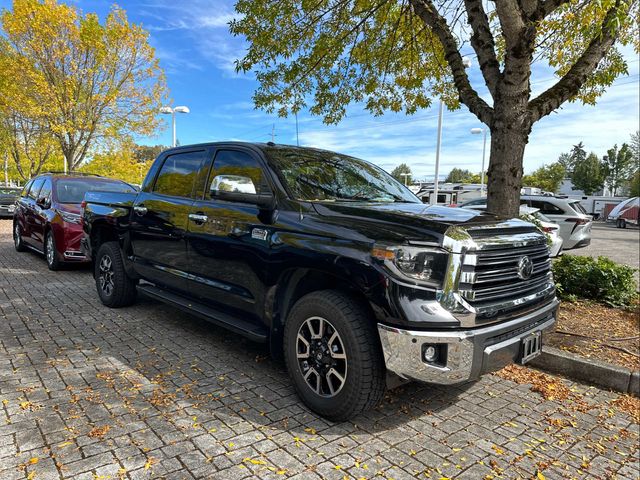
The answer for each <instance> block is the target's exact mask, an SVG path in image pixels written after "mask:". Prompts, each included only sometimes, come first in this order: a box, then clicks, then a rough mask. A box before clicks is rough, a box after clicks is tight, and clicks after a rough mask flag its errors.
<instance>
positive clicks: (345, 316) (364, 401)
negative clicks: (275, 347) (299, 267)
mask: <svg viewBox="0 0 640 480" xmlns="http://www.w3.org/2000/svg"><path fill="white" fill-rule="evenodd" d="M284 354H285V362H286V365H287V369H288V371H289V376H290V377H291V379H292V381H293V384H294V386H295V389H296V391H297V393H298V395H299V396H300V398H301V399H302V401H303V402H304V403H305V405H307V406H308V407H309V408H310V409H311V410H313V411H314V412H316V413H318V414H320V415H322V416H324V417H326V418H328V419H330V420H333V421H344V420H348V419H350V418H352V417H354V416H355V415H357V414H359V413H362V412H364V411H366V410H369V409H370V408H373V407H375V406H376V405H377V404H378V403H379V402H380V400H381V399H382V396H383V394H384V390H385V378H386V371H385V366H384V359H383V354H382V348H381V346H380V340H379V338H378V335H377V331H376V327H375V322H374V320H373V318H371V314H369V312H368V311H367V310H366V309H365V308H364V307H363V306H362V305H361V304H360V303H359V302H357V301H356V300H355V299H354V298H352V297H350V296H348V295H345V294H343V293H340V292H337V291H334V290H323V291H318V292H313V293H310V294H308V295H305V296H304V297H302V298H301V299H300V300H298V302H297V303H296V304H295V305H294V306H293V308H292V309H291V312H290V313H289V315H288V317H287V321H286V325H285V330H284Z"/></svg>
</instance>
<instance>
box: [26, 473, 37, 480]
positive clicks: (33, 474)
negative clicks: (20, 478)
mask: <svg viewBox="0 0 640 480" xmlns="http://www.w3.org/2000/svg"><path fill="white" fill-rule="evenodd" d="M34 478H36V472H35V471H31V472H29V475H27V480H33V479H34Z"/></svg>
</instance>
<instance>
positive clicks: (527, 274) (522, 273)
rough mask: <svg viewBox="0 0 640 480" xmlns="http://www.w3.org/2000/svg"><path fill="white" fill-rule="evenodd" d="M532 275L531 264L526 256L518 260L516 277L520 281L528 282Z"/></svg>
mask: <svg viewBox="0 0 640 480" xmlns="http://www.w3.org/2000/svg"><path fill="white" fill-rule="evenodd" d="M532 274H533V262H532V261H531V259H530V258H529V257H527V256H524V257H521V258H520V260H518V277H519V278H521V279H522V280H528V279H529V278H531V275H532Z"/></svg>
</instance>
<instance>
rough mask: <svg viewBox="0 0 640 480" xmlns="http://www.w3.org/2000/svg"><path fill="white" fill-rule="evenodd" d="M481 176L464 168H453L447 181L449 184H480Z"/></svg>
mask: <svg viewBox="0 0 640 480" xmlns="http://www.w3.org/2000/svg"><path fill="white" fill-rule="evenodd" d="M480 180H481V178H480V174H479V173H472V172H471V171H469V170H463V169H462V168H452V169H451V171H450V172H449V175H447V178H446V179H445V182H449V183H480Z"/></svg>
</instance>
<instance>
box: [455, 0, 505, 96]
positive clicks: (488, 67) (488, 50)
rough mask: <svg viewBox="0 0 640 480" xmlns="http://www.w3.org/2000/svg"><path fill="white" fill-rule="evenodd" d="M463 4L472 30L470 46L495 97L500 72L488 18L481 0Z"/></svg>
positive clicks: (468, 1)
mask: <svg viewBox="0 0 640 480" xmlns="http://www.w3.org/2000/svg"><path fill="white" fill-rule="evenodd" d="M464 4H465V9H466V11H467V21H468V23H469V26H471V29H472V30H473V34H472V35H471V46H472V47H473V49H474V50H475V52H476V53H477V54H478V63H479V64H480V71H481V72H482V76H483V77H484V80H485V82H486V84H487V87H488V88H489V92H490V93H491V96H493V98H494V99H495V96H496V84H497V83H498V80H499V79H500V75H501V74H500V64H499V63H498V58H497V57H496V48H495V41H494V39H493V34H492V33H491V27H490V26H489V19H488V18H487V14H486V12H485V11H484V8H483V6H482V0H465V1H464Z"/></svg>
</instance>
